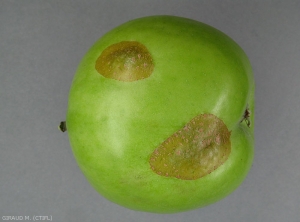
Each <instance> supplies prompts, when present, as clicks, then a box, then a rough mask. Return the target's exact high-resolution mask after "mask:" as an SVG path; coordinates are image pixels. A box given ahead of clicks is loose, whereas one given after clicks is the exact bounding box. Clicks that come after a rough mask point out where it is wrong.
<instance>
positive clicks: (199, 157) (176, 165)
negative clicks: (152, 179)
mask: <svg viewBox="0 0 300 222" xmlns="http://www.w3.org/2000/svg"><path fill="white" fill-rule="evenodd" d="M230 135H231V132H230V131H229V130H228V128H227V126H226V125H225V124H224V122H223V121H222V120H221V119H219V118H218V117H217V116H215V115H213V114H201V115H198V116H196V117H194V118H193V119H192V120H191V121H190V122H188V123H187V124H186V125H185V126H184V127H182V128H181V129H180V130H178V131H177V132H175V133H174V134H173V135H171V136H170V137H169V138H167V139H166V140H165V141H164V142H163V143H162V144H161V145H160V146H159V147H157V148H156V149H155V150H154V152H153V153H152V154H151V156H150V159H149V163H150V167H151V169H152V170H153V171H154V172H155V173H157V174H158V175H161V176H165V177H173V178H178V179H182V180H196V179H198V178H201V177H204V176H205V175H207V174H210V173H211V172H212V171H214V170H216V169H217V168H218V167H220V166H221V165H222V164H223V163H224V162H225V161H226V160H227V159H228V157H229V154H230V152H231V142H230Z"/></svg>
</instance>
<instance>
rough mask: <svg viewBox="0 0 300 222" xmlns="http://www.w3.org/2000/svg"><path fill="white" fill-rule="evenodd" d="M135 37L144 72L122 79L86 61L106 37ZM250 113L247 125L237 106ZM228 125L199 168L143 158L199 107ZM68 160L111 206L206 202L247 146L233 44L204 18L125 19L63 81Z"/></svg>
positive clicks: (247, 80)
mask: <svg viewBox="0 0 300 222" xmlns="http://www.w3.org/2000/svg"><path fill="white" fill-rule="evenodd" d="M122 41H137V42H139V43H141V44H143V45H144V46H146V48H147V49H148V51H149V52H150V54H151V55H152V57H153V63H154V69H153V72H152V74H151V75H150V76H149V77H148V78H145V79H142V80H137V81H132V82H125V81H119V80H115V79H110V78H106V77H104V76H102V75H101V74H99V73H98V72H97V70H96V69H95V62H96V60H97V59H98V57H99V56H100V54H101V53H102V52H103V51H104V50H105V49H106V48H107V47H109V46H110V45H112V44H116V43H119V42H122ZM247 107H248V108H249V111H250V112H251V115H250V117H249V121H250V122H251V125H250V126H249V127H248V126H247V124H246V121H242V120H243V115H244V113H245V110H246V109H247ZM203 113H210V114H213V115H215V116H217V117H218V118H220V119H221V120H222V121H223V122H224V123H225V125H226V126H227V127H228V129H229V130H230V132H231V136H230V141H231V152H230V155H229V157H228V159H227V160H226V161H225V163H223V164H222V165H221V166H219V167H218V168H217V169H215V170H214V171H212V172H211V173H210V174H207V175H206V176H204V177H201V178H199V179H194V180H183V179H178V178H174V177H166V176H161V175H158V174H157V173H155V172H154V171H153V170H152V169H151V168H150V165H149V158H150V156H151V154H152V153H153V151H154V150H155V148H156V147H158V146H159V145H160V144H161V143H162V142H163V141H164V140H166V139H167V138H168V137H170V136H171V135H172V134H174V133H175V132H176V131H178V130H179V129H181V128H182V127H183V126H184V125H185V124H186V123H187V122H189V121H190V120H191V119H192V118H194V117H195V116H197V115H199V114H203ZM66 124H67V129H68V135H69V139H70V144H71V147H72V150H73V153H74V156H75V159H76V161H77V163H78V165H79V167H80V169H81V170H82V172H83V174H84V175H85V176H86V178H87V179H88V181H89V182H90V184H91V185H92V186H93V187H94V188H95V189H96V190H97V191H98V192H99V193H100V194H102V195H103V196H104V197H106V198H107V199H109V200H111V201H112V202H115V203H117V204H119V205H121V206H124V207H127V208H130V209H133V210H138V211H147V212H154V213H176V212H181V211H187V210H191V209H196V208H199V207H203V206H206V205H208V204H212V203H214V202H216V201H218V200H220V199H222V198H224V197H225V196H227V195H228V194H230V193H231V192H232V191H234V190H235V189H236V188H237V187H238V186H239V185H240V184H241V183H242V181H243V180H244V179H245V177H246V175H247V173H248V171H249V170H250V168H251V164H252V160H253V152H254V150H253V149H254V148H253V147H254V137H253V132H254V79H253V75H252V70H251V66H250V63H249V60H248V58H247V56H246V55H245V53H244V52H243V50H242V49H241V48H240V47H239V46H238V45H237V44H236V43H235V42H234V41H233V40H232V39H231V38H229V37H228V36H226V35H225V34H224V33H222V32H220V31H218V30H216V29H215V28H212V27H211V26H208V25H206V24H203V23H200V22H197V21H194V20H190V19H186V18H181V17H175V16H150V17H144V18H139V19H135V20H132V21H129V22H127V23H125V24H123V25H120V26H119V27H117V28H115V29H113V30H111V31H110V32H108V33H107V34H105V35H104V36H103V37H102V38H100V39H99V40H98V41H97V42H96V43H95V44H94V45H93V46H92V47H91V48H90V50H89V51H88V52H87V53H86V55H85V56H84V58H83V59H82V61H81V63H80V64H79V67H78V70H77V72H76V74H75V77H74V79H73V82H72V86H71V89H70V94H69V104H68V111H67V119H66Z"/></svg>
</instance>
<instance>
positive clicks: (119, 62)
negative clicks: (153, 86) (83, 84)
mask: <svg viewBox="0 0 300 222" xmlns="http://www.w3.org/2000/svg"><path fill="white" fill-rule="evenodd" d="M95 68H96V70H97V72H98V73H100V74H101V75H103V76H104V77H106V78H110V79H115V80H119V81H125V82H132V81H136V80H140V79H145V78H147V77H149V76H150V75H151V73H152V71H153V68H154V64H153V59H152V56H151V54H150V53H149V51H148V49H147V48H146V47H145V46H144V45H143V44H141V43H139V42H137V41H122V42H119V43H116V44H113V45H110V46H108V47H107V48H106V49H104V51H103V52H102V53H101V55H100V56H99V57H98V59H97V61H96V64H95Z"/></svg>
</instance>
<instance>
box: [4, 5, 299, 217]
mask: <svg viewBox="0 0 300 222" xmlns="http://www.w3.org/2000/svg"><path fill="white" fill-rule="evenodd" d="M299 3H300V1H288V0H287V1H238V0H236V1H224V0H222V1H200V0H197V1H196V0H195V1H188V0H181V1H178V0H177V1H176V0H173V1H170V0H168V1H161V0H139V1H138V0H127V1H126V0H119V1H113V0H101V1H39V0H36V1H26V0H22V1H4V0H1V1H0V184H1V185H0V216H1V217H0V218H2V217H3V216H6V215H14V216H18V215H19V216H24V217H25V216H30V217H33V216H34V215H44V216H47V215H52V218H53V221H65V222H67V221H72V222H77V221H78V222H79V221H80V222H81V221H103V222H104V221H109V222H111V221H122V222H127V221H128V222H156V221H157V222H158V221H164V222H177V221H178V222H181V221H203V222H204V221H205V222H218V221H220V222H235V221H237V222H241V221H243V222H244V221H246V222H248V221H251V222H252V221H253V222H283V221H288V222H299V218H300V212H299V209H300V208H299V203H300V145H299V144H300V130H299V128H300V118H299V114H300V109H299V108H300V105H299V104H300V91H299V88H300V87H299V85H300V25H299V24H300V13H299V11H300V4H299ZM157 14H169V15H177V16H183V17H188V18H192V19H195V20H198V21H202V22H204V23H207V24H209V25H211V26H214V27H215V28H217V29H219V30H221V31H223V32H224V33H226V34H227V35H229V36H230V37H232V38H233V39H234V40H235V41H236V42H237V43H238V44H239V45H240V46H241V47H242V48H243V49H244V50H245V52H246V53H247V55H248V56H249V58H250V61H251V63H252V66H253V71H254V76H255V81H256V94H255V95H256V113H255V114H256V126H255V139H256V145H255V158H254V163H253V167H252V169H251V171H250V173H249V175H248V177H247V178H246V180H245V181H244V183H243V184H242V185H241V186H240V187H239V188H238V189H237V190H236V191H235V192H233V193H232V194H231V195H230V196H228V197H227V198H225V199H223V200H221V201H219V202H217V203H216V204H213V205H210V206H207V207H205V208H201V209H197V210H193V211H189V212H185V213H179V214H171V215H160V214H151V213H143V212H135V211H131V210H127V209H125V208H123V207H120V206H118V205H115V204H113V203H111V202H109V201H107V200H106V199H104V198H103V197H102V196H100V195H98V193H96V191H95V190H94V189H93V188H92V187H91V186H90V185H89V184H88V182H87V181H86V179H85V177H84V176H83V174H82V173H81V171H80V170H79V168H78V166H77V164H76V162H75V159H74V158H73V154H72V151H71V149H70V146H69V141H68V137H67V134H66V133H61V132H59V131H58V129H57V126H58V123H59V122H60V121H61V120H64V118H65V114H66V108H67V102H68V91H69V87H70V84H71V81H72V78H73V75H74V73H75V70H76V68H77V65H78V63H79V61H80V60H81V58H82V56H83V55H84V54H85V52H86V51H87V50H88V49H89V47H90V46H91V45H92V44H93V43H94V42H95V41H96V40H97V39H98V38H99V37H101V36H102V35H103V34H104V33H105V32H107V31H109V30H110V29H112V28H114V27H115V26H117V25H120V24H121V23H124V22H126V21H128V20H131V19H134V18H138V17H143V16H147V15H157Z"/></svg>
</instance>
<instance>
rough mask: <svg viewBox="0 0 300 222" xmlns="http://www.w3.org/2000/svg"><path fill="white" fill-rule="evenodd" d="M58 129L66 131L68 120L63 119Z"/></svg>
mask: <svg viewBox="0 0 300 222" xmlns="http://www.w3.org/2000/svg"><path fill="white" fill-rule="evenodd" d="M58 129H59V130H60V131H62V132H66V131H67V124H66V121H62V122H60V124H59V126H58Z"/></svg>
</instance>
